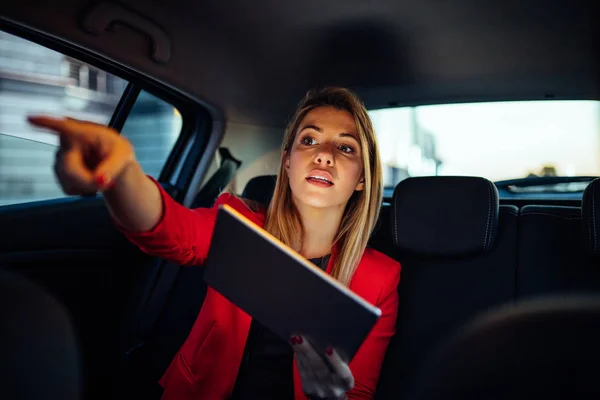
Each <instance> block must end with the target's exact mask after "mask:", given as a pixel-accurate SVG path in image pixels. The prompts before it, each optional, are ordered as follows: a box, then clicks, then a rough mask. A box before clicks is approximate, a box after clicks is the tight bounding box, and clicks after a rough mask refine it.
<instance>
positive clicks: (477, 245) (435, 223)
mask: <svg viewBox="0 0 600 400" xmlns="http://www.w3.org/2000/svg"><path fill="white" fill-rule="evenodd" d="M402 186H403V187H402ZM492 189H493V188H491V187H489V183H488V181H486V180H483V179H480V178H444V177H435V178H412V179H410V181H409V182H408V183H407V182H406V181H404V182H403V183H401V184H400V187H399V188H397V189H396V191H395V193H394V196H395V198H394V201H393V209H392V210H391V211H392V212H391V213H390V214H391V216H392V219H391V224H392V225H393V226H394V228H393V229H394V233H393V236H394V241H395V242H396V243H397V244H400V245H401V246H398V247H395V248H390V247H389V243H390V241H389V240H385V232H386V228H385V226H384V225H385V221H382V224H381V225H382V226H381V227H380V229H381V231H379V230H378V231H377V232H376V234H375V237H374V238H373V240H372V242H373V243H374V245H375V247H376V248H378V249H379V250H381V251H384V252H386V253H387V254H389V255H391V256H393V257H394V258H395V259H397V260H398V261H400V263H401V264H402V275H401V279H400V285H399V288H398V293H399V296H400V304H399V309H398V321H397V324H396V334H395V336H394V337H393V338H392V340H391V342H390V345H389V348H388V351H387V353H386V359H385V361H384V364H383V369H382V372H381V376H380V381H379V385H378V389H377V396H376V398H377V399H378V400H379V399H390V400H391V399H398V398H406V396H407V395H408V394H409V393H410V390H411V388H412V387H413V385H414V379H415V372H416V371H417V370H418V368H419V367H420V366H421V364H422V362H423V360H424V359H425V358H426V356H427V355H428V354H429V352H430V351H432V349H434V348H435V347H436V346H437V345H439V344H440V343H441V342H442V341H443V340H444V339H445V338H446V336H447V335H449V334H451V333H452V332H454V331H455V330H456V329H458V328H460V327H461V326H462V325H463V324H465V323H467V322H468V321H469V320H470V319H471V318H473V317H474V316H475V315H477V314H478V313H481V312H484V311H486V310H488V309H490V308H491V307H494V306H497V305H500V304H504V303H507V302H511V301H513V300H514V298H515V295H516V264H517V239H518V209H517V208H516V207H514V206H498V198H497V195H496V192H495V190H492ZM460 190H464V193H460ZM402 196H405V197H404V198H403V199H400V198H396V197H402ZM490 199H491V200H490ZM444 203H447V204H444ZM463 203H464V204H463ZM448 204H449V205H450V206H448ZM399 207H401V208H402V209H398V208H399ZM394 209H396V210H394ZM488 210H491V211H489V212H488ZM394 211H395V212H396V216H397V217H396V218H395V219H394V218H393V216H394ZM417 226H418V227H417ZM486 227H487V228H486ZM411 229H415V230H417V231H418V232H417V233H416V234H415V237H411V234H412V233H414V231H411ZM396 230H397V237H398V240H396V238H395V237H396ZM490 230H491V231H490ZM453 232H454V233H453ZM427 235H432V236H433V239H427ZM390 236H392V235H390ZM419 240H421V241H426V243H425V244H421V243H419ZM391 243H393V241H391ZM431 246H439V249H435V248H431ZM407 248H409V249H410V250H411V251H407V250H406V249H407ZM440 249H441V250H440Z"/></svg>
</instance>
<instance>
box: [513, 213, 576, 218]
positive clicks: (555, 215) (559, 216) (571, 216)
mask: <svg viewBox="0 0 600 400" xmlns="http://www.w3.org/2000/svg"><path fill="white" fill-rule="evenodd" d="M528 215H545V216H548V217H555V218H561V219H568V220H576V219H581V216H579V215H558V214H550V213H542V212H526V213H524V214H521V216H523V217H526V216H528Z"/></svg>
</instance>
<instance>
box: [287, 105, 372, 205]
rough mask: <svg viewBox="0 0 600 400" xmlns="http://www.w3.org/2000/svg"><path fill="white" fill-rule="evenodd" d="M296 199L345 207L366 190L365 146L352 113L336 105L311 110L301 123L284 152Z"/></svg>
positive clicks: (311, 203) (303, 202)
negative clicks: (362, 147)
mask: <svg viewBox="0 0 600 400" xmlns="http://www.w3.org/2000/svg"><path fill="white" fill-rule="evenodd" d="M284 157H285V161H284V162H285V167H286V169H287V172H288V176H289V180H290V188H291V190H292V196H293V198H294V201H295V202H300V203H301V204H304V205H307V206H311V207H315V208H330V207H342V208H343V207H345V206H346V203H347V202H348V200H349V199H350V196H352V194H353V193H354V191H355V190H363V189H364V180H363V171H364V168H363V161H362V149H361V148H360V142H359V139H358V133H357V131H356V125H355V123H354V118H353V117H352V115H351V114H350V113H349V112H348V111H345V110H338V109H336V108H333V107H318V108H315V109H313V110H311V111H310V112H309V113H308V114H307V115H306V116H305V117H304V119H303V120H302V121H301V122H300V125H299V126H298V130H297V131H296V137H295V139H294V143H293V145H292V147H291V149H290V150H289V153H286V154H285V155H284Z"/></svg>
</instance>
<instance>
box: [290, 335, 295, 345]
mask: <svg viewBox="0 0 600 400" xmlns="http://www.w3.org/2000/svg"><path fill="white" fill-rule="evenodd" d="M290 344H291V345H292V346H293V345H295V344H296V337H295V336H292V337H291V338H290Z"/></svg>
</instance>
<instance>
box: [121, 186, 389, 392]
mask: <svg viewBox="0 0 600 400" xmlns="http://www.w3.org/2000/svg"><path fill="white" fill-rule="evenodd" d="M158 187H159V189H160V191H161V194H162V199H163V204H164V214H163V216H162V218H161V220H160V221H159V222H158V224H157V225H156V226H155V227H154V228H152V230H150V231H147V232H143V233H132V232H127V231H124V230H123V229H121V230H122V231H123V232H124V233H125V235H126V236H127V237H128V239H129V240H131V241H132V242H133V243H135V244H136V245H137V246H139V247H140V249H141V250H142V251H144V252H146V253H149V254H151V255H153V256H157V257H162V258H165V259H168V260H172V261H175V262H177V263H180V264H182V265H202V264H203V262H204V260H205V257H206V256H207V253H208V249H209V244H210V241H211V238H212V232H213V229H214V224H215V220H216V215H217V207H218V205H220V204H228V205H230V206H231V207H233V208H234V209H236V210H237V211H239V212H240V213H242V214H243V215H244V216H246V217H247V218H249V219H250V220H252V221H253V222H255V223H256V224H257V225H259V226H261V227H262V226H263V223H264V215H263V214H261V213H255V212H253V211H251V210H250V209H249V208H248V207H247V206H246V204H245V203H243V202H242V201H241V200H240V199H238V198H236V197H235V196H232V195H229V194H224V195H221V196H220V197H219V199H218V200H217V203H216V204H215V206H214V207H213V208H200V209H195V210H190V209H188V208H185V207H183V206H181V205H180V204H178V203H177V202H175V201H174V200H173V199H172V198H171V197H170V196H169V195H168V194H167V193H166V192H165V191H164V190H163V189H162V187H160V185H158ZM331 259H333V257H332V258H331ZM331 268H332V262H331V260H330V262H329V265H328V267H327V272H328V273H331ZM399 280H400V264H399V263H398V262H396V261H394V260H393V259H391V258H389V257H387V256H385V255H383V254H382V253H379V252H377V251H375V250H373V249H367V250H365V253H364V255H363V257H362V260H361V262H360V264H359V266H358V269H357V270H356V273H355V275H354V277H353V279H352V281H351V284H350V289H351V290H352V291H354V292H355V293H356V294H358V295H359V296H361V297H363V298H364V299H365V300H366V301H368V302H370V303H371V304H374V305H376V306H377V307H379V308H380V309H381V311H382V316H381V318H380V319H379V321H378V322H377V323H376V325H375V327H374V328H373V330H372V331H371V332H370V334H369V335H368V337H367V339H366V340H365V342H364V343H363V344H362V346H361V347H360V349H359V350H358V353H357V354H356V355H355V357H354V358H353V359H352V361H351V362H350V369H351V370H352V373H353V374H354V379H355V385H354V389H352V390H351V391H350V392H349V393H348V397H349V398H350V399H372V398H373V395H374V393H375V387H376V385H377V380H378V378H379V371H380V369H381V364H382V361H383V358H384V355H385V351H386V349H387V347H388V343H389V341H390V338H391V337H392V335H393V334H394V330H395V324H396V315H397V311H398V292H397V290H396V288H397V286H398V282H399ZM250 322H251V318H250V316H249V315H248V314H246V313H245V312H243V311H242V310H240V309H239V308H238V307H236V306H235V305H233V304H232V303H231V302H230V301H229V300H227V299H226V298H224V297H223V296H221V295H220V294H219V293H217V292H216V291H214V290H212V289H211V288H208V291H207V293H206V298H205V300H204V304H203V306H202V309H201V310H200V313H199V314H198V318H197V319H196V322H195V323H194V326H193V327H192V330H191V332H190V334H189V336H188V338H187V339H186V341H185V342H184V344H183V346H182V347H181V349H180V350H179V352H178V353H177V355H176V356H175V358H174V359H173V361H172V362H171V364H170V366H169V367H168V369H167V371H166V372H165V374H164V375H163V377H162V378H161V380H160V384H161V386H162V387H163V388H164V395H163V399H164V400H188V399H189V400H192V399H193V400H200V399H205V400H213V399H214V400H223V399H226V398H228V397H229V396H230V395H231V393H232V391H233V387H234V384H235V380H236V378H237V374H238V368H239V367H240V364H241V361H242V357H243V353H244V347H245V345H246V339H247V338H248V332H249V329H250ZM293 374H294V392H295V396H294V398H295V399H296V400H298V399H302V400H304V399H306V396H305V395H304V394H303V392H302V384H301V381H300V375H299V374H298V369H297V366H296V363H295V362H294V364H293Z"/></svg>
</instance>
